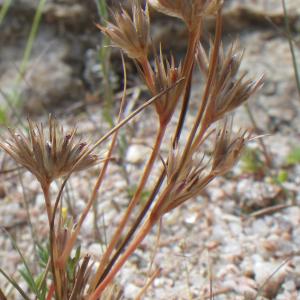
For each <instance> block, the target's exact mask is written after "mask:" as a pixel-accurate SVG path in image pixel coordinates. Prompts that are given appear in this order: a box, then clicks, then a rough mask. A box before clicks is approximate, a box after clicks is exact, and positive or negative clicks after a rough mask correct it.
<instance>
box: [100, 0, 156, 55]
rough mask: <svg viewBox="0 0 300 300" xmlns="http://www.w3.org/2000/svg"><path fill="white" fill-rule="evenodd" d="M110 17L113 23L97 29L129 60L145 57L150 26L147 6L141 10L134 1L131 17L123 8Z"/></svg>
mask: <svg viewBox="0 0 300 300" xmlns="http://www.w3.org/2000/svg"><path fill="white" fill-rule="evenodd" d="M112 16H113V19H114V23H110V22H108V23H107V26H106V27H103V26H101V25H99V24H98V25H97V27H98V28H99V29H100V30H101V31H102V32H103V33H104V34H106V35H107V36H108V37H109V38H110V39H111V40H112V41H113V43H114V44H115V45H116V46H117V47H119V48H121V49H122V50H123V51H124V52H125V53H127V55H128V56H129V57H130V58H132V59H139V58H142V57H147V53H148V42H149V26H150V22H149V14H148V7H147V5H146V7H145V9H142V8H141V6H140V5H139V4H138V1H137V0H135V1H133V4H132V17H131V16H130V15H129V14H128V13H127V12H126V11H125V10H124V9H123V8H122V9H121V10H120V11H119V12H115V13H113V15H112Z"/></svg>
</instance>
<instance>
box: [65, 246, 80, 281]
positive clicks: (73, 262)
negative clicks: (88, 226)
mask: <svg viewBox="0 0 300 300" xmlns="http://www.w3.org/2000/svg"><path fill="white" fill-rule="evenodd" d="M80 251H81V247H80V246H79V247H78V248H77V249H76V252H75V255H74V257H70V258H69V260H68V264H67V275H68V281H69V282H74V280H75V275H76V267H77V266H78V263H79V259H80Z"/></svg>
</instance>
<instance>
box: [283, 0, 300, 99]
mask: <svg viewBox="0 0 300 300" xmlns="http://www.w3.org/2000/svg"><path fill="white" fill-rule="evenodd" d="M282 7H283V12H284V23H285V29H286V33H287V36H288V41H289V47H290V51H291V54H292V60H293V67H294V72H295V79H296V85H297V90H298V94H299V96H300V75H299V70H298V66H297V59H296V54H295V49H294V45H293V40H292V33H291V29H290V25H289V17H288V12H287V9H286V5H285V0H282ZM299 99H300V98H299Z"/></svg>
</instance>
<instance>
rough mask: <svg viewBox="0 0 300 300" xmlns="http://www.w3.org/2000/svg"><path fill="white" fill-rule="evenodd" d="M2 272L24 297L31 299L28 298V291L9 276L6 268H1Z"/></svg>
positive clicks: (27, 299) (28, 299)
mask: <svg viewBox="0 0 300 300" xmlns="http://www.w3.org/2000/svg"><path fill="white" fill-rule="evenodd" d="M0 273H1V274H2V275H3V276H4V277H5V278H6V279H7V281H8V282H10V284H11V285H12V286H13V287H14V288H15V289H16V290H17V291H18V292H19V293H20V294H21V295H22V297H23V298H24V299H25V300H30V298H28V296H27V295H26V293H25V292H24V291H23V289H22V288H21V287H20V286H19V285H18V284H17V282H16V281H15V280H14V279H13V278H11V277H10V276H8V275H7V274H6V273H5V272H4V270H2V269H1V268H0Z"/></svg>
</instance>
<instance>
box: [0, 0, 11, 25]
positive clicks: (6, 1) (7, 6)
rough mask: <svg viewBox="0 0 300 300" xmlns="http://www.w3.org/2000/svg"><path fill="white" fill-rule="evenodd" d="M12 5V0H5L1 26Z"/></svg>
mask: <svg viewBox="0 0 300 300" xmlns="http://www.w3.org/2000/svg"><path fill="white" fill-rule="evenodd" d="M11 3H12V0H4V2H3V3H2V8H1V10H0V25H1V24H2V22H3V20H4V18H5V16H6V14H7V12H8V9H9V7H10V5H11Z"/></svg>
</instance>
